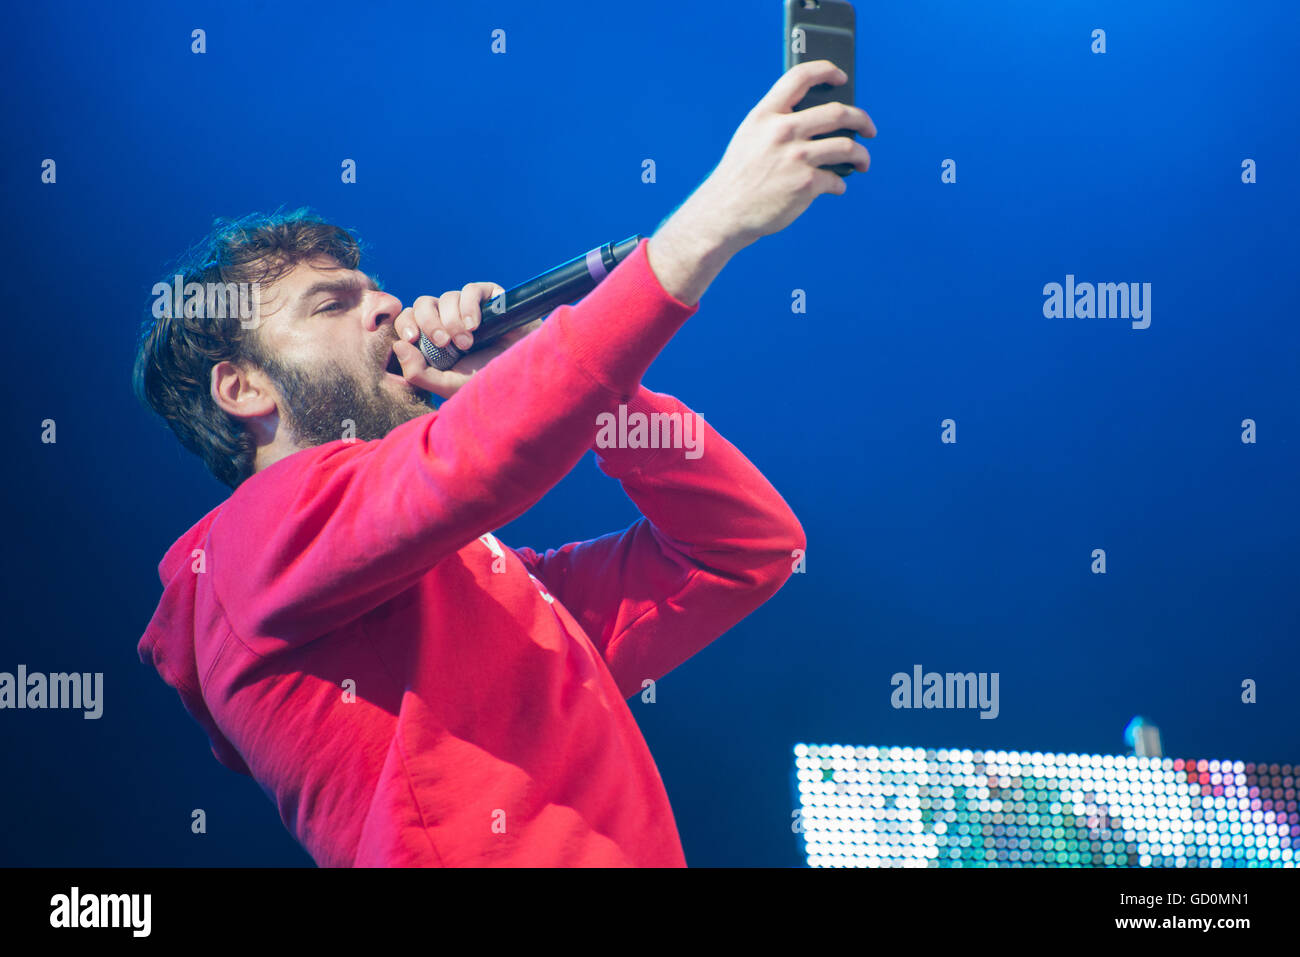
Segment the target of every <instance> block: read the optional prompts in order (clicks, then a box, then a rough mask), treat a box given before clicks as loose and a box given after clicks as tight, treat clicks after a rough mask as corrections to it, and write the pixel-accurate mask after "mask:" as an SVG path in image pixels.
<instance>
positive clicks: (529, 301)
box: [419, 234, 641, 370]
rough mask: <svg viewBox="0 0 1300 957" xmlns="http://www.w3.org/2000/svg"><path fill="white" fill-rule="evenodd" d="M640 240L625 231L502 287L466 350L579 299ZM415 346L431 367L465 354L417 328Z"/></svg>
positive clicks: (442, 366)
mask: <svg viewBox="0 0 1300 957" xmlns="http://www.w3.org/2000/svg"><path fill="white" fill-rule="evenodd" d="M640 242H641V236H640V235H639V234H638V235H635V236H630V237H628V238H627V239H625V240H623V241H622V242H619V243H606V244H605V245H603V246H597V247H596V248H595V249H592V250H590V251H588V252H585V253H583V254H582V255H581V256H575V257H574V258H572V259H570V260H569V261H568V262H566V263H564V264H563V265H562V266H556V267H555V268H554V269H551V270H549V271H547V272H544V273H542V274H541V275H540V276H534V277H533V278H532V279H529V280H528V281H527V282H525V283H522V284H520V285H518V286H515V287H514V288H513V289H507V290H506V291H505V292H503V293H502V294H501V295H499V296H494V297H492V298H491V299H489V300H488V301H487V302H485V303H483V304H482V305H481V307H480V312H481V314H482V318H481V319H480V320H479V326H478V328H477V329H475V330H474V333H473V335H474V345H473V346H472V347H471V348H470V350H469V351H470V352H473V351H474V350H476V349H480V348H482V347H483V346H486V345H488V344H489V343H491V342H492V341H493V340H495V339H497V338H498V337H500V336H502V335H504V334H505V333H507V332H509V331H510V330H511V329H517V328H519V327H520V326H522V325H524V324H525V323H528V322H532V321H533V320H534V319H536V318H537V317H538V316H544V315H546V314H547V313H548V312H551V311H552V310H553V309H555V308H556V307H557V306H563V305H565V304H568V303H572V302H575V301H576V300H578V299H581V298H582V297H583V296H585V295H586V294H587V293H589V292H591V290H593V289H595V288H596V286H597V284H599V283H600V281H601V280H602V279H604V278H605V277H606V276H607V275H609V273H610V271H611V270H612V269H613V268H614V267H615V266H617V265H618V264H619V263H621V262H622V261H623V260H624V259H626V258H627V257H628V256H630V255H631V254H632V253H633V252H634V251H635V250H636V248H637V245H638V244H639V243H640ZM419 345H420V351H421V352H423V353H424V358H425V359H426V360H428V363H429V365H431V366H433V367H434V368H435V369H442V370H446V369H450V368H451V367H452V366H454V365H455V364H456V363H457V362H459V361H460V359H461V357H462V356H463V355H464V354H465V353H464V352H462V351H461V350H460V349H457V348H456V346H455V345H454V344H453V343H450V342H449V343H447V344H446V345H445V346H435V345H434V344H433V342H432V340H430V339H429V338H428V337H427V336H426V335H425V334H424V333H423V332H421V333H420V343H419Z"/></svg>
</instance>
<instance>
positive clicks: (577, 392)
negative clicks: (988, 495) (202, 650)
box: [212, 239, 699, 644]
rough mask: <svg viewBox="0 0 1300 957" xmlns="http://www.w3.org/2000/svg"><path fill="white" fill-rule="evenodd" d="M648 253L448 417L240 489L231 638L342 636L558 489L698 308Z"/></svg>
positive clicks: (218, 541)
mask: <svg viewBox="0 0 1300 957" xmlns="http://www.w3.org/2000/svg"><path fill="white" fill-rule="evenodd" d="M648 242H649V240H647V239H643V240H642V241H641V243H640V244H639V245H638V247H637V248H636V250H634V251H633V253H632V254H631V255H630V256H629V257H628V258H627V259H626V260H624V261H623V262H622V263H620V264H619V265H618V266H616V267H615V268H614V269H613V270H612V271H611V272H610V274H609V275H608V276H607V277H606V278H605V280H604V281H603V282H601V284H600V285H598V286H597V287H596V288H595V289H593V290H592V291H591V292H590V293H588V294H587V296H586V297H585V298H583V299H582V300H581V301H580V302H579V303H578V304H577V305H576V306H561V307H559V308H558V309H556V310H555V311H554V312H552V313H551V316H550V318H549V319H548V320H547V321H546V322H545V323H543V324H542V327H541V328H540V329H538V330H537V331H536V332H534V333H533V334H532V335H530V336H527V337H526V338H524V339H522V340H520V341H519V342H518V343H516V344H515V345H514V346H512V347H511V348H510V349H509V350H507V351H506V352H504V353H502V355H500V356H499V357H497V358H496V359H494V360H493V361H492V362H491V363H489V364H488V365H487V366H485V367H484V368H483V369H482V370H480V371H479V372H478V373H477V374H476V375H475V376H474V377H473V378H472V379H471V380H470V381H469V382H468V383H467V384H466V385H465V386H464V387H462V388H461V389H460V390H459V391H458V392H457V393H456V394H455V395H454V396H453V397H452V398H450V399H448V400H447V401H446V402H444V403H443V404H442V405H441V407H440V408H439V409H438V410H437V411H434V412H430V413H429V414H428V415H423V416H420V417H419V418H417V419H413V420H411V421H410V422H406V423H403V424H402V425H400V426H398V427H397V428H395V429H394V430H393V431H392V432H390V433H389V434H388V435H386V436H385V437H384V438H382V439H379V440H375V441H371V442H364V443H353V444H348V443H344V442H341V441H340V442H332V443H329V445H327V446H320V447H317V448H315V449H307V450H304V451H302V452H298V453H295V454H294V455H291V456H289V457H288V458H286V459H283V460H281V461H279V462H276V463H275V464H273V465H271V466H269V467H268V468H267V469H265V470H263V471H262V472H260V473H258V474H257V475H254V476H253V477H251V478H250V479H248V480H247V481H246V482H245V483H244V484H243V485H241V486H240V488H239V489H238V490H236V492H235V493H234V495H232V496H231V499H230V501H229V505H228V507H227V508H226V509H224V510H223V512H222V515H221V517H220V518H219V519H218V520H217V522H216V523H215V525H214V527H213V532H212V534H213V540H214V547H215V549H216V553H217V554H219V555H223V556H225V558H224V560H223V561H222V562H220V563H219V565H218V567H216V568H214V569H213V580H212V581H213V586H214V588H215V590H216V592H217V594H218V597H219V599H220V600H221V602H222V604H223V605H224V607H225V610H226V613H227V615H228V616H229V617H230V619H231V621H232V623H233V624H234V626H235V628H236V630H237V631H242V632H243V633H244V634H256V635H264V636H274V638H275V639H276V640H280V641H284V642H286V643H288V644H294V643H298V642H302V641H306V640H310V639H312V638H314V637H316V636H318V635H320V634H322V633H324V632H326V631H328V630H330V629H332V628H337V627H339V626H340V625H343V624H345V623H346V622H348V621H350V620H353V619H355V618H356V617H359V616H360V615H362V614H364V613H365V612H366V611H368V610H370V609H371V608H374V607H375V606H377V605H379V604H380V603H382V602H384V601H387V600H389V599H391V598H392V597H394V596H395V595H397V594H399V593H400V592H402V591H403V590H405V589H406V588H408V587H409V586H410V585H411V584H413V583H414V582H415V580H416V579H418V578H419V577H420V576H421V575H423V574H424V573H425V572H427V571H428V569H429V568H431V567H432V566H434V565H435V564H436V563H437V562H439V561H440V560H441V559H443V558H445V557H446V556H448V555H450V554H452V553H454V552H455V551H457V550H458V549H460V548H462V547H463V546H464V545H466V544H467V543H468V542H470V541H472V540H473V539H474V538H476V537H477V536H479V535H481V534H482V533H483V532H484V531H486V530H490V529H493V528H499V527H500V526H502V525H504V524H506V523H507V522H509V521H511V520H512V519H514V518H516V517H517V516H519V515H520V514H522V513H523V512H524V511H526V510H527V509H528V508H529V507H531V506H532V505H533V504H534V503H535V502H537V501H538V499H540V498H541V497H542V496H543V495H544V494H545V493H546V492H547V491H549V490H550V489H551V488H552V487H553V486H554V485H555V484H556V483H557V482H559V480H560V479H561V478H563V477H564V476H565V475H566V474H567V473H568V472H569V471H570V470H571V469H572V468H573V466H574V465H575V464H577V462H578V461H579V460H580V459H581V458H582V456H583V454H584V453H585V452H586V451H587V449H589V448H591V446H592V444H593V442H594V439H595V434H596V427H597V419H598V416H600V415H601V413H604V412H609V411H611V410H613V409H615V408H616V407H617V405H618V403H620V402H624V401H626V400H627V399H628V398H630V397H631V396H632V395H633V394H634V393H636V392H637V390H638V388H639V384H640V381H641V376H642V375H643V374H644V372H645V370H646V368H647V367H648V366H649V365H650V362H651V361H652V360H653V359H654V357H655V356H656V355H658V353H659V352H660V350H661V349H663V347H664V346H665V345H666V344H667V342H668V340H669V339H670V338H671V337H672V335H673V334H674V333H675V332H676V331H677V329H678V328H680V326H681V325H682V323H684V322H685V321H686V319H688V318H689V317H690V316H691V315H693V314H694V313H695V312H696V310H697V309H698V308H699V307H698V305H695V306H687V305H685V304H683V303H681V302H680V301H678V300H677V299H675V298H674V297H672V296H671V295H669V294H668V293H667V292H666V291H665V290H664V289H663V287H662V286H661V285H660V284H659V281H658V279H657V278H656V276H655V275H654V273H653V271H652V270H651V268H650V264H649V261H648V260H647V257H646V245H647V243H648ZM299 456H310V457H311V458H310V466H309V467H307V468H303V467H301V465H299V466H298V467H295V465H294V462H295V459H298V457H299ZM299 461H300V462H301V460H299Z"/></svg>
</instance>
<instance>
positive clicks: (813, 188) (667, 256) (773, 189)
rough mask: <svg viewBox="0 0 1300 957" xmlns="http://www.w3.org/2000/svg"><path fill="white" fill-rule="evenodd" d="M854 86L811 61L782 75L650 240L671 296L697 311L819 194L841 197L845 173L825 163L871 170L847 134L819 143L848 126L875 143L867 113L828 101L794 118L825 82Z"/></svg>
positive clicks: (832, 68) (653, 260)
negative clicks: (753, 250) (734, 264)
mask: <svg viewBox="0 0 1300 957" xmlns="http://www.w3.org/2000/svg"><path fill="white" fill-rule="evenodd" d="M847 81H848V76H846V75H845V73H844V71H843V70H841V69H840V68H839V67H837V66H836V65H835V64H833V63H831V62H830V61H829V60H812V61H809V62H807V63H801V64H799V65H798V66H796V67H793V68H792V69H790V70H789V71H787V72H786V73H785V74H783V75H782V76H781V78H780V79H779V80H777V81H776V83H775V84H774V85H773V86H772V88H771V89H770V90H769V91H768V92H767V94H766V95H765V96H764V97H763V98H762V99H761V100H760V101H759V102H758V105H757V106H755V107H754V108H753V109H752V110H750V111H749V114H748V115H747V116H746V117H745V119H744V121H743V122H742V123H741V124H740V126H739V127H738V128H737V129H736V132H735V134H734V135H733V136H732V138H731V142H730V143H729V144H728V145H727V150H726V152H725V153H724V154H723V156H722V159H721V161H719V163H718V165H717V166H716V167H715V168H714V170H713V172H712V173H710V174H709V177H708V179H706V180H705V181H704V182H703V183H701V184H700V186H699V187H698V188H697V189H696V190H695V192H694V193H692V194H691V196H690V198H689V199H687V200H686V202H685V203H683V204H682V205H681V206H680V207H679V208H678V209H677V211H676V212H674V213H673V215H672V216H670V217H669V218H668V219H667V220H666V221H665V222H664V224H663V225H662V226H661V227H660V228H659V229H658V230H657V231H656V232H655V234H654V236H653V237H652V238H651V241H650V248H649V254H650V266H651V268H652V269H653V270H654V273H655V276H656V277H657V278H658V279H659V282H660V284H661V285H662V286H663V288H664V290H665V291H666V292H668V293H669V294H671V295H673V296H675V297H676V298H677V299H679V300H680V301H681V302H683V303H686V304H687V305H694V304H695V303H696V302H698V301H699V299H700V296H702V295H703V294H704V290H705V289H706V288H707V287H708V285H709V283H710V282H712V281H713V279H714V277H715V276H717V274H718V273H719V272H720V271H721V270H722V267H723V266H724V265H725V264H726V262H727V260H729V259H730V258H731V257H732V256H734V255H735V254H736V253H737V252H739V251H740V250H741V249H743V248H744V247H746V246H748V245H749V244H750V243H752V242H754V241H755V240H757V239H759V238H761V237H763V236H767V235H769V234H771V233H775V232H779V231H780V230H782V229H785V227H786V226H789V225H790V224H791V223H792V222H794V221H795V220H796V219H797V218H798V217H799V216H800V215H801V214H802V213H803V212H804V210H806V209H807V208H808V207H809V205H811V203H812V201H813V200H814V199H816V198H817V197H818V196H820V195H821V194H822V193H833V194H835V195H836V196H841V195H843V194H844V192H845V190H847V189H848V184H847V182H846V181H845V180H844V179H843V177H840V176H837V175H836V174H835V173H832V172H831V171H830V170H824V169H819V168H818V167H820V166H823V165H827V164H831V163H852V164H853V166H854V167H855V168H856V169H858V170H860V171H861V172H864V173H865V172H866V171H867V168H868V167H869V166H870V165H871V155H870V154H869V153H868V152H867V148H866V147H865V146H863V145H862V144H861V143H859V142H857V141H856V140H853V139H850V138H849V137H847V136H832V137H827V138H825V139H820V140H814V139H812V137H814V136H817V135H818V134H821V133H833V132H835V131H836V130H839V129H851V130H856V131H857V132H859V133H861V134H862V135H863V136H864V137H867V138H870V137H873V136H875V135H876V125H875V124H874V123H873V122H872V121H871V117H869V116H868V115H867V114H866V112H865V111H863V110H861V109H859V108H858V107H856V106H846V105H844V104H842V103H824V104H822V105H821V106H814V107H811V108H809V109H806V110H800V111H798V112H794V108H795V106H797V105H798V104H799V101H800V100H802V99H803V98H804V96H805V95H806V94H807V92H808V91H809V90H810V89H811V88H812V87H814V86H816V85H817V84H819V83H829V84H832V85H834V86H839V85H840V84H842V83H846V82H847Z"/></svg>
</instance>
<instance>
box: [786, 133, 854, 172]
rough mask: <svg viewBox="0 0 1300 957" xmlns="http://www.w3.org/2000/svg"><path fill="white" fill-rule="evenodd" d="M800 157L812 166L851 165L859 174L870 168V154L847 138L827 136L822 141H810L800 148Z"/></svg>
mask: <svg viewBox="0 0 1300 957" xmlns="http://www.w3.org/2000/svg"><path fill="white" fill-rule="evenodd" d="M800 150H801V153H802V156H803V157H804V159H806V160H807V161H808V162H809V163H811V164H812V165H813V166H829V165H831V164H832V163H852V164H853V167H854V169H856V170H857V171H858V172H859V173H865V172H866V171H867V169H868V168H869V167H870V166H871V154H870V153H868V152H867V148H866V147H865V146H863V145H862V144H861V143H859V142H858V141H857V140H851V139H849V138H848V137H847V136H829V137H827V138H826V139H823V140H811V141H809V142H808V143H805V144H803V146H802V147H800Z"/></svg>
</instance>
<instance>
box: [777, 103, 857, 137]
mask: <svg viewBox="0 0 1300 957" xmlns="http://www.w3.org/2000/svg"><path fill="white" fill-rule="evenodd" d="M784 122H788V123H789V124H790V125H791V126H792V127H793V129H794V132H795V137H796V138H797V139H809V138H810V137H813V136H816V135H817V134H818V133H833V132H835V131H836V130H853V131H854V132H856V133H861V134H862V135H863V136H864V137H866V138H867V139H870V138H871V137H873V136H875V135H876V124H875V123H873V122H871V117H869V116H868V115H867V111H866V110H863V109H860V108H858V107H856V106H849V105H848V104H845V103H823V104H821V105H820V106H812V107H809V108H808V109H806V110H800V111H799V112H798V113H794V114H791V117H790V119H789V120H786V121H784Z"/></svg>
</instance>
